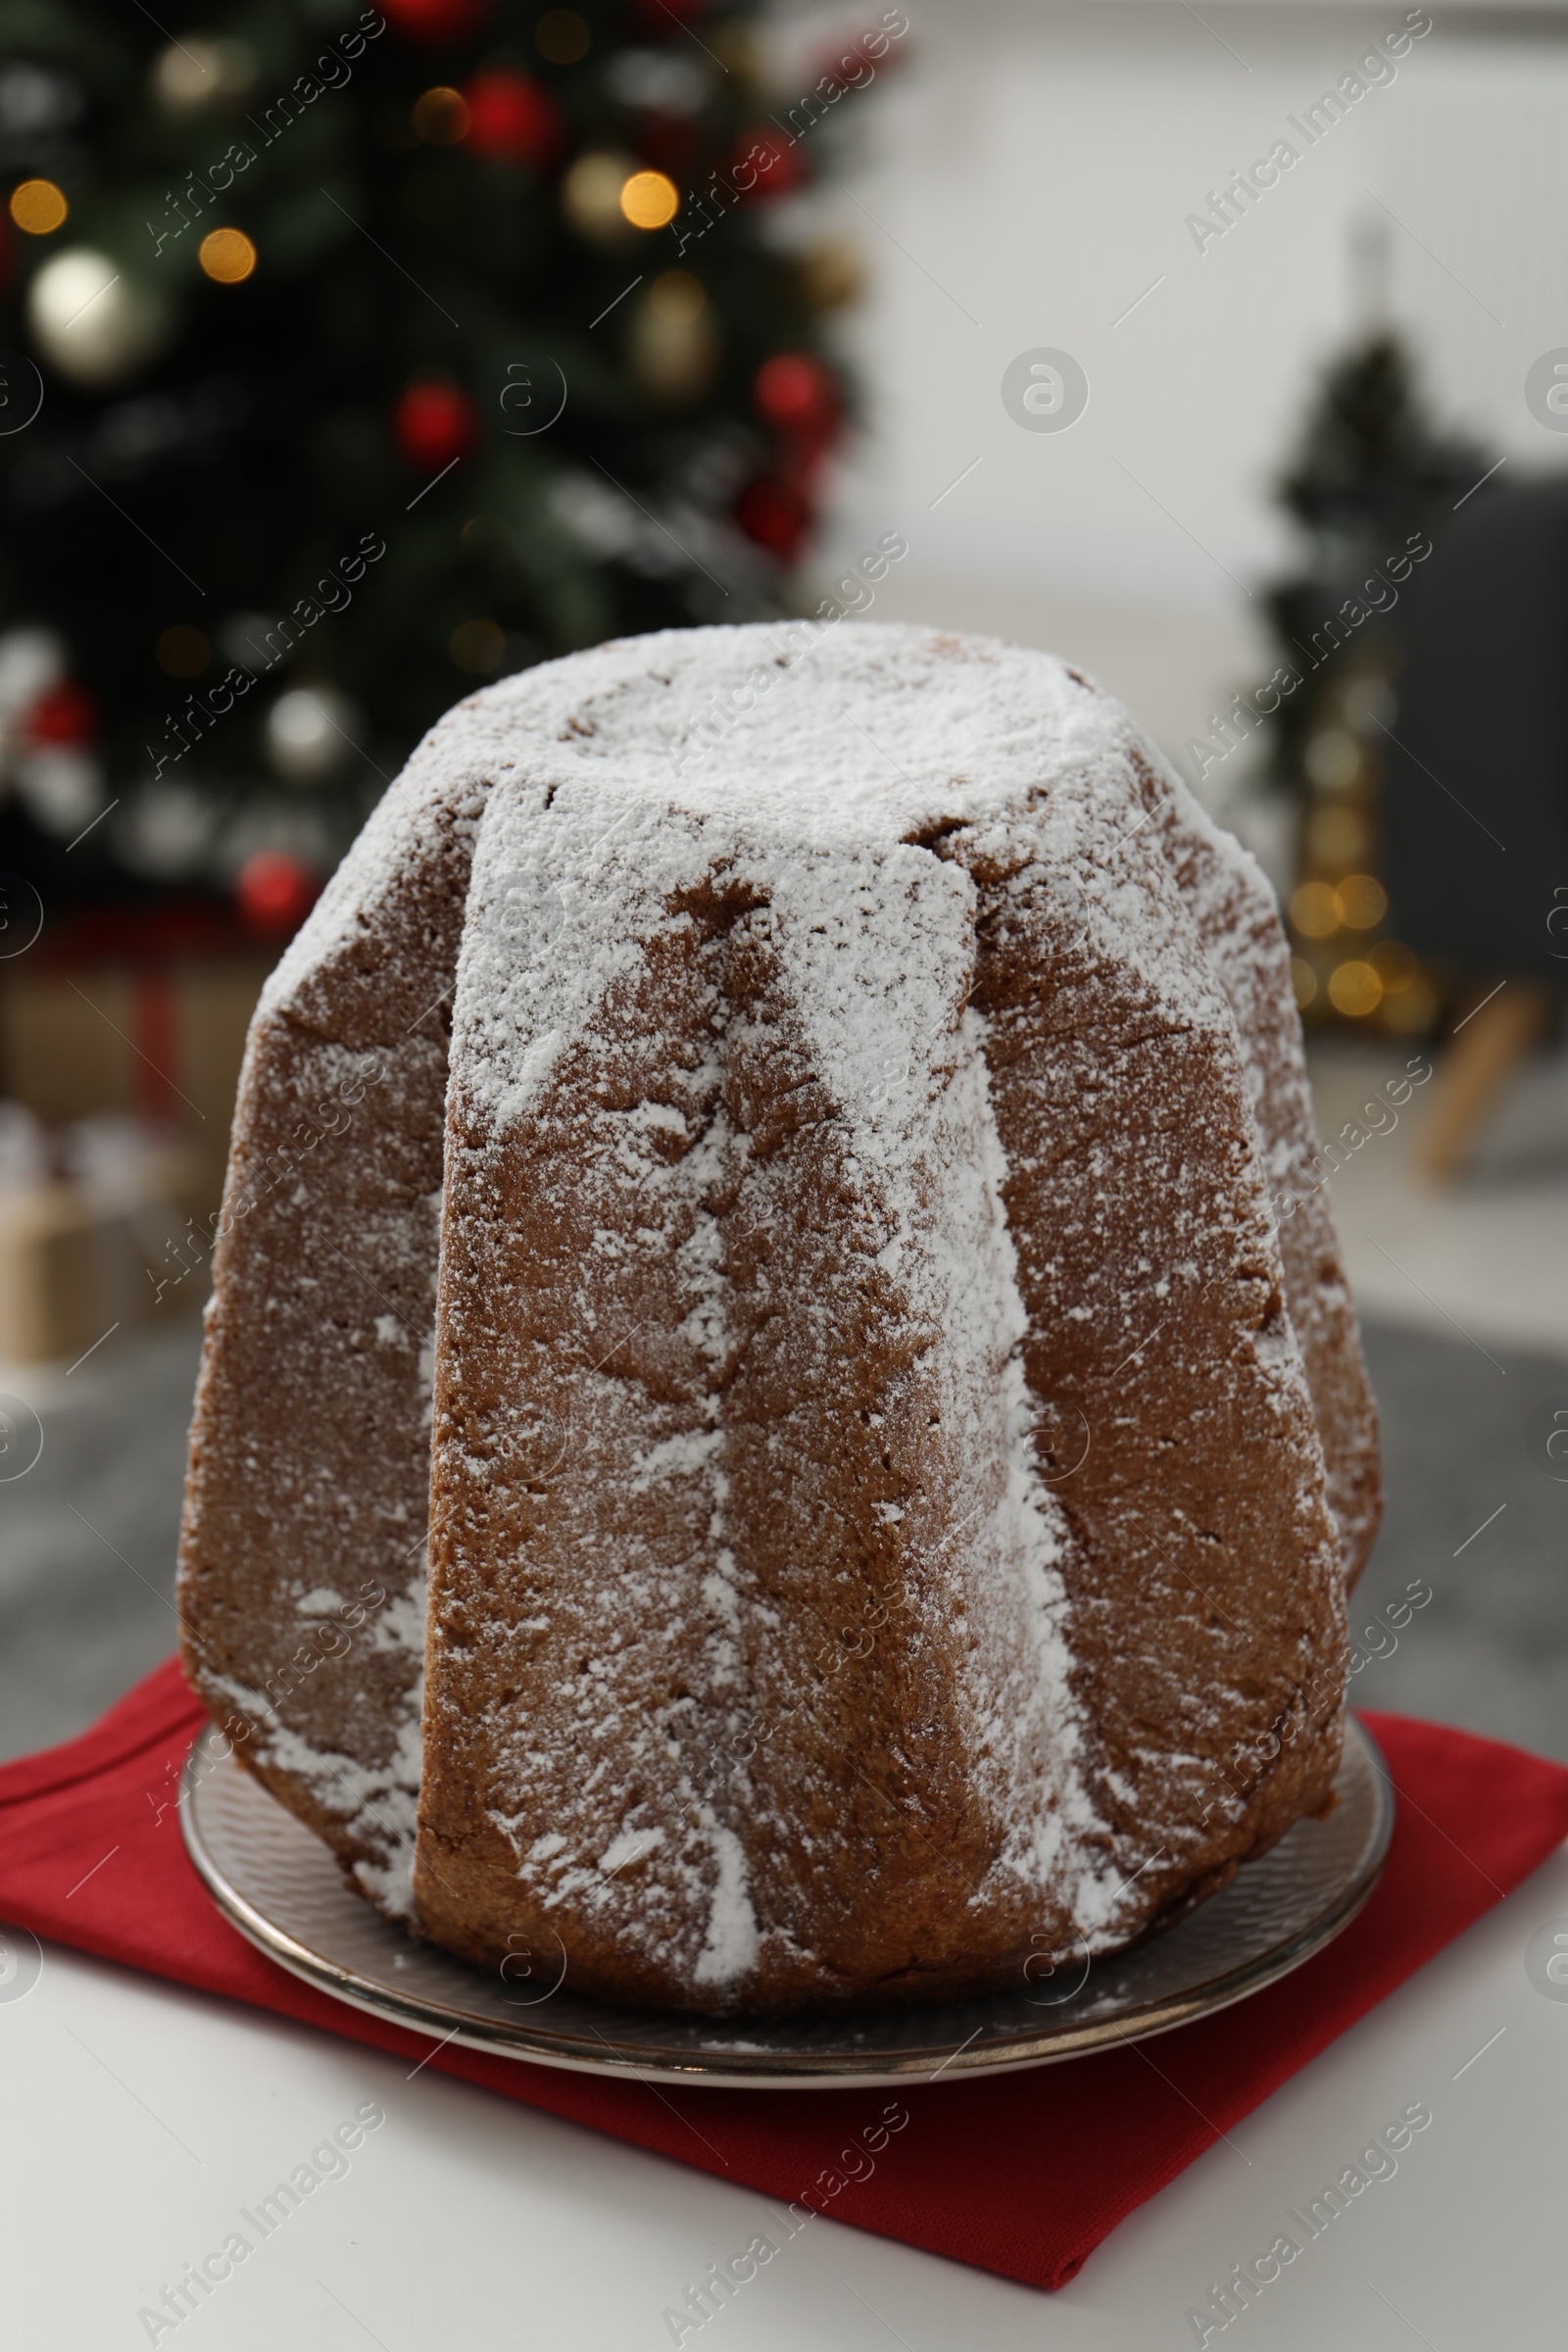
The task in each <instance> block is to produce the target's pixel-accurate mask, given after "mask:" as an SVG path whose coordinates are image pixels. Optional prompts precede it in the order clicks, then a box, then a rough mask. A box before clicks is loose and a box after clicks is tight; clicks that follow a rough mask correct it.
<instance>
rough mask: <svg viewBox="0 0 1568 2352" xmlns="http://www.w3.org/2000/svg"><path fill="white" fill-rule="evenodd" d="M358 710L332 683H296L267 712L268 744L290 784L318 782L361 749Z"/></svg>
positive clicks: (277, 768) (274, 764)
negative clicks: (357, 736) (357, 733)
mask: <svg viewBox="0 0 1568 2352" xmlns="http://www.w3.org/2000/svg"><path fill="white" fill-rule="evenodd" d="M358 717H359V714H358V712H357V711H355V709H354V706H353V705H352V704H351V703H349V702H347V701H345V699H344V697H343V696H342V695H340V694H334V692H333V691H332V689H331V687H330V686H291V687H290V688H289V690H288V692H287V693H286V694H280V695H279V696H278V698H277V700H276V702H275V703H274V704H273V705H272V708H271V709H270V711H269V712H268V714H267V749H268V753H269V755H270V759H271V762H272V765H273V766H274V767H275V768H276V770H277V772H278V774H279V775H280V776H285V777H286V778H287V779H288V781H289V782H290V783H291V784H316V783H319V781H320V780H321V778H322V777H323V776H329V775H331V774H332V773H333V771H334V769H336V768H339V767H341V766H342V764H343V762H344V760H347V759H349V758H350V757H351V756H352V754H353V753H354V751H355V749H356V745H355V742H354V733H355V728H356V726H357V723H358Z"/></svg>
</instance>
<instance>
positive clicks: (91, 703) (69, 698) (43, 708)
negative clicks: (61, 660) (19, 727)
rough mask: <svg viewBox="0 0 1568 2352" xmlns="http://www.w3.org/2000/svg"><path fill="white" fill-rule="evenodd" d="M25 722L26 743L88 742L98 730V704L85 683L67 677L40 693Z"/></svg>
mask: <svg viewBox="0 0 1568 2352" xmlns="http://www.w3.org/2000/svg"><path fill="white" fill-rule="evenodd" d="M24 726H25V733H26V736H27V740H28V742H29V743H57V744H76V743H91V742H92V740H93V738H94V736H95V735H96V734H97V732H98V705H97V703H96V702H95V700H94V699H93V697H92V696H91V695H90V694H89V693H88V692H87V689H86V687H85V686H77V685H74V684H73V682H72V680H71V679H70V678H66V679H64V680H63V681H62V682H61V684H60V685H58V686H51V687H49V688H48V689H47V691H46V692H45V693H43V694H40V695H39V697H38V699H37V701H36V702H35V703H34V704H33V706H32V708H31V709H30V710H29V711H28V712H27V715H26V718H25V721H24Z"/></svg>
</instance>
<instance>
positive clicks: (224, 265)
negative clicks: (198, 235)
mask: <svg viewBox="0 0 1568 2352" xmlns="http://www.w3.org/2000/svg"><path fill="white" fill-rule="evenodd" d="M196 258H197V260H198V261H199V262H200V263H201V266H202V268H203V269H204V270H206V272H207V274H208V276H209V277H210V278H212V279H213V280H214V282H215V283H216V284H218V285H220V286H237V285H240V284H242V283H243V281H244V280H245V279H246V278H247V277H249V276H250V274H251V271H252V270H254V269H255V267H256V248H255V246H254V245H253V244H252V243H251V241H250V239H249V237H248V236H247V235H246V234H245V231H244V230H243V229H242V228H210V229H209V230H208V232H207V234H206V236H205V237H203V239H202V241H201V247H200V250H199V251H198V253H197V256H196Z"/></svg>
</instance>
